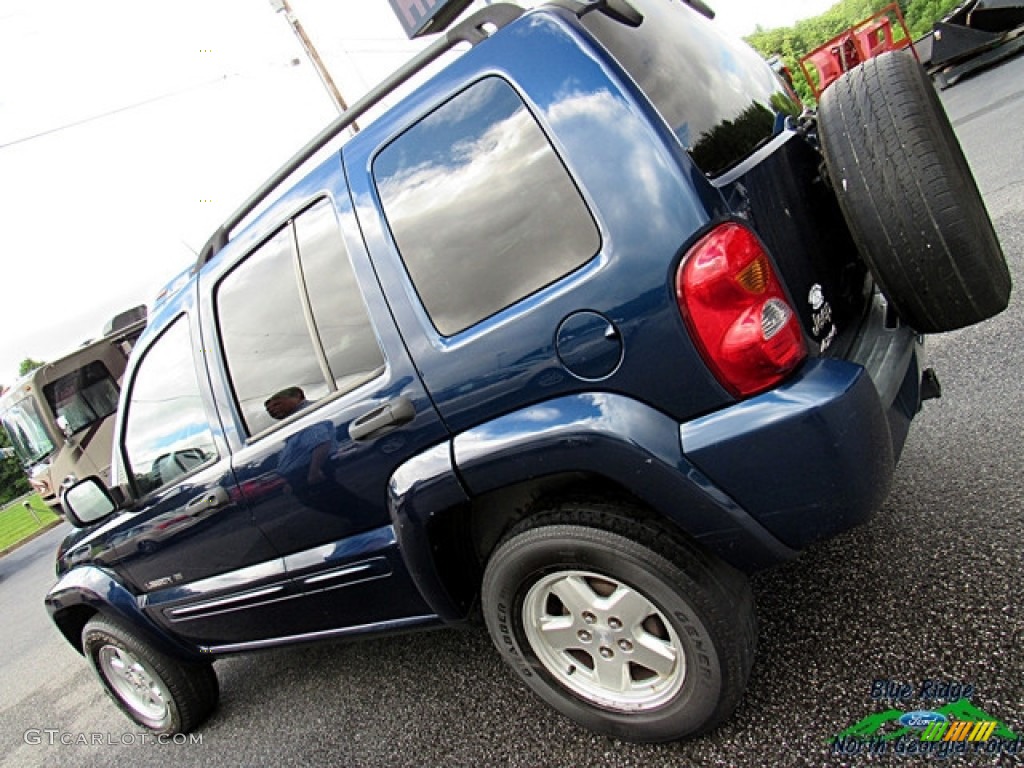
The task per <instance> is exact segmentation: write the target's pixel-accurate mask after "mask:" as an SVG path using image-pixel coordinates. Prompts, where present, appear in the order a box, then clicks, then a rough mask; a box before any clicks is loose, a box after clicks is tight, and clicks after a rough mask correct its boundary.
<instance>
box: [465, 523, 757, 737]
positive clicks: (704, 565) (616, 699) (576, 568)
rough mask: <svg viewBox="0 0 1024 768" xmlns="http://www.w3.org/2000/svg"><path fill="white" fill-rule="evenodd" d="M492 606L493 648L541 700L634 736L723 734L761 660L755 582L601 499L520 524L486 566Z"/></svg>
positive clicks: (484, 596)
mask: <svg viewBox="0 0 1024 768" xmlns="http://www.w3.org/2000/svg"><path fill="white" fill-rule="evenodd" d="M556 592H558V593H559V594H558V595H556V594H555V593H556ZM563 598H564V600H565V601H563ZM610 598H611V599H610ZM481 602H482V608H483V613H484V619H485V620H486V623H487V628H488V630H489V632H490V634H491V638H492V640H493V641H494V643H495V645H497V647H498V650H499V651H500V652H501V654H502V656H503V658H504V659H505V661H506V662H507V663H508V664H509V665H510V666H511V667H512V668H513V669H514V670H515V671H516V672H517V673H518V674H519V676H520V677H521V678H522V679H523V681H524V682H525V683H526V684H527V685H528V686H529V687H530V688H532V689H533V691H534V692H535V693H537V694H538V695H539V696H540V697H541V698H542V699H543V700H544V701H546V702H547V703H548V704H550V705H551V706H552V707H554V708H555V709H556V710H558V711H559V712H561V713H562V714H564V715H566V716H568V717H569V718H571V719H573V720H575V721H576V722H578V723H579V724H581V725H583V726H584V727H586V728H589V729H591V730H593V731H596V732H598V733H602V734H605V735H608V736H612V737H615V738H620V739H625V740H628V741H640V742H661V741H671V740H675V739H680V738H683V737H685V736H692V735H696V734H698V733H702V732H704V731H707V730H709V729H711V728H713V727H714V726H715V725H717V724H718V723H720V722H721V721H723V720H724V719H726V718H727V717H729V716H730V715H731V714H732V712H733V711H734V710H735V708H736V706H737V705H738V704H739V701H740V698H741V696H742V694H743V691H744V689H745V687H746V683H747V679H748V677H749V674H750V667H751V665H752V663H753V658H754V646H755V644H756V637H757V628H756V619H755V615H754V607H753V596H752V594H751V592H750V587H749V585H748V583H747V580H746V577H745V576H743V575H742V574H741V573H739V572H738V571H736V570H734V569H733V568H731V567H730V566H728V565H727V564H725V563H723V562H720V561H718V560H715V559H713V558H711V557H709V556H708V555H706V554H704V553H703V552H701V551H700V550H698V549H697V548H696V547H695V546H693V545H691V544H689V543H687V542H684V541H681V540H677V539H675V538H673V537H672V536H671V535H669V534H667V532H665V531H662V530H660V529H657V528H655V527H653V526H650V525H648V524H645V523H641V522H639V521H637V520H633V519H630V518H628V517H625V516H620V515H618V514H615V513H613V512H611V511H610V510H608V509H601V508H600V507H596V506H595V505H582V504H565V505H562V506H560V507H558V508H557V509H555V510H553V511H551V512H550V513H545V514H544V515H542V516H541V517H539V518H535V519H533V520H531V521H530V522H528V523H526V524H524V525H523V526H520V527H519V528H517V529H515V530H513V531H512V532H511V533H510V535H509V536H507V537H506V538H505V539H504V540H503V541H502V543H501V544H500V545H499V546H498V547H497V549H496V550H495V551H494V553H493V555H492V556H491V558H490V560H489V562H488V564H487V568H486V571H485V574H484V581H483V587H482V593H481ZM588 614H589V615H588ZM542 627H543V629H542ZM558 633H561V634H558ZM647 665H650V666H647Z"/></svg>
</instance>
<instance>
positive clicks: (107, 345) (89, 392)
mask: <svg viewBox="0 0 1024 768" xmlns="http://www.w3.org/2000/svg"><path fill="white" fill-rule="evenodd" d="M145 326H146V309H145V307H144V306H143V307H136V308H134V309H131V310H128V311H127V312H123V313H121V314H120V315H118V316H117V317H115V318H113V319H112V320H111V321H110V322H109V323H107V327H106V328H105V329H104V335H103V336H102V338H100V339H98V340H96V341H91V342H88V343H86V344H83V345H82V346H81V347H79V348H78V349H76V350H74V351H73V352H70V353H68V354H67V355H65V356H64V357H62V358H60V359H59V360H55V361H53V362H51V363H47V364H46V365H43V366H42V367H40V368H37V369H36V370H34V371H31V372H30V373H28V374H27V375H26V376H24V377H22V378H21V379H20V380H18V382H16V383H15V384H14V385H13V386H12V387H11V388H10V389H8V390H7V391H6V392H4V394H3V396H2V397H0V423H2V424H3V428H4V430H5V431H6V432H7V435H8V437H10V439H11V445H12V446H13V450H14V454H15V456H16V457H17V459H18V460H19V461H20V462H21V464H22V466H23V467H24V468H25V473H26V474H27V475H28V479H29V482H30V483H31V484H32V487H33V489H35V490H36V491H38V492H39V494H40V495H41V496H42V497H43V499H44V500H45V501H46V503H47V504H49V505H50V506H51V507H54V508H58V507H59V505H60V492H61V488H62V487H66V486H67V485H69V484H70V483H72V482H74V480H75V479H77V478H82V477H86V476H88V475H98V476H99V477H103V478H106V479H109V476H110V447H111V444H112V441H113V437H114V433H113V431H114V416H115V414H116V412H117V399H118V394H119V392H120V384H121V378H122V377H123V376H124V370H125V365H126V364H127V362H128V355H129V353H130V352H131V349H132V346H133V345H134V343H135V340H136V339H138V337H139V334H141V333H142V330H143V328H145Z"/></svg>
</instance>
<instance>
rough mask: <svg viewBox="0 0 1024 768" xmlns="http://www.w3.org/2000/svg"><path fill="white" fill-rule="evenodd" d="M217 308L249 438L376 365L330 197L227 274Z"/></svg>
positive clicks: (379, 357)
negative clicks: (250, 435)
mask: <svg viewBox="0 0 1024 768" xmlns="http://www.w3.org/2000/svg"><path fill="white" fill-rule="evenodd" d="M216 306H217V319H218V324H219V327H220V337H221V343H222V346H223V349H224V357H225V362H226V363H227V368H228V374H229V377H230V379H231V384H232V387H233V389H234V392H235V397H236V399H237V401H238V404H239V408H240V410H241V413H242V419H243V420H244V422H245V425H246V428H247V429H248V431H249V433H250V434H256V433H258V432H263V431H264V430H266V429H269V428H271V427H273V426H274V425H275V424H276V423H277V422H278V421H279V420H282V419H285V418H287V417H288V416H290V415H291V414H292V413H294V412H295V411H296V410H297V409H301V408H305V407H306V406H308V405H309V404H311V403H313V402H315V401H317V400H320V399H322V398H324V397H327V396H328V395H330V394H332V393H334V392H338V391H342V392H346V391H348V390H350V389H353V388H355V387H357V386H359V385H360V384H362V383H364V382H366V381H368V380H370V379H372V378H374V377H375V376H376V375H378V374H379V373H381V372H382V371H383V369H384V356H383V354H382V353H381V348H380V344H379V343H378V341H377V336H376V334H375V333H374V330H373V327H372V325H371V323H370V317H369V313H368V312H367V309H366V305H365V304H364V302H363V297H362V294H361V293H360V291H359V286H358V283H357V282H356V276H355V273H354V271H353V269H352V264H351V262H350V261H349V258H348V253H347V252H346V250H345V247H344V244H343V242H342V240H341V235H340V233H339V231H338V223H337V220H336V218H335V215H334V209H333V206H332V204H331V202H330V201H329V200H326V199H325V200H321V201H319V202H318V203H316V204H315V205H313V206H312V207H311V208H309V209H307V210H306V211H304V212H303V213H301V214H299V216H297V217H296V218H295V219H293V220H292V221H289V222H288V223H287V224H286V225H285V226H284V227H283V228H282V229H280V230H279V231H278V232H277V233H276V234H275V235H274V236H273V237H271V238H270V239H269V240H268V241H266V242H265V243H264V244H263V245H262V246H260V247H259V248H257V249H256V250H255V251H254V252H253V253H251V254H250V255H249V256H247V257H246V258H245V259H244V260H243V261H241V262H240V263H239V264H238V265H237V266H236V267H235V268H234V269H233V270H232V271H231V272H229V273H228V274H227V275H226V276H225V277H224V279H223V280H222V281H221V283H220V285H219V286H218V288H217V293H216Z"/></svg>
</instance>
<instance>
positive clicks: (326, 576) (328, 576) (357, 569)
mask: <svg viewBox="0 0 1024 768" xmlns="http://www.w3.org/2000/svg"><path fill="white" fill-rule="evenodd" d="M378 559H383V558H378ZM373 565H374V563H373V562H368V563H359V564H358V565H353V566H350V567H348V568H342V569H341V570H340V571H333V572H331V573H321V574H320V575H319V576H310V577H309V578H308V579H303V580H302V583H303V584H320V583H322V582H325V581H333V580H334V579H340V578H342V577H344V576H351V575H352V574H354V573H362V572H363V571H368V570H370V568H372V567H373ZM382 575H383V574H382Z"/></svg>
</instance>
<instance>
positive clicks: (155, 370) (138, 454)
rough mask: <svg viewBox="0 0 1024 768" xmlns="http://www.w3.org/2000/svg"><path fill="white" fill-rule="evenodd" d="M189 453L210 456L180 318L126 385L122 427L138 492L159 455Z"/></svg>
mask: <svg viewBox="0 0 1024 768" xmlns="http://www.w3.org/2000/svg"><path fill="white" fill-rule="evenodd" d="M187 448H195V449H198V450H200V451H202V453H203V454H204V455H206V456H212V455H214V454H215V448H214V445H213V437H212V435H211V433H210V429H209V425H208V423H207V420H206V412H205V410H204V408H203V404H202V400H201V399H200V395H199V383H198V381H197V379H196V373H195V366H194V364H193V361H192V339H191V336H190V334H189V330H188V323H187V321H186V320H185V319H184V318H180V319H178V320H177V321H175V323H174V324H173V325H172V326H171V328H170V329H169V330H168V331H167V332H166V333H165V334H164V335H163V336H162V337H161V338H160V339H158V340H157V341H156V343H155V344H154V345H153V346H152V347H151V348H150V350H149V352H148V353H147V354H146V357H145V358H144V359H143V361H142V363H141V365H140V367H139V369H138V374H137V375H136V377H135V380H134V383H133V384H132V391H131V396H130V399H129V402H128V413H127V421H126V428H125V451H126V453H127V458H128V464H129V465H130V470H131V472H132V474H133V476H134V477H135V479H136V483H137V484H138V485H139V487H140V488H143V489H145V490H148V489H149V488H151V487H152V482H148V481H147V477H146V476H147V475H148V474H149V473H150V472H151V471H152V468H153V462H154V461H155V460H156V459H157V458H159V457H160V456H164V455H166V454H168V453H172V452H175V451H181V450H184V449H187Z"/></svg>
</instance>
